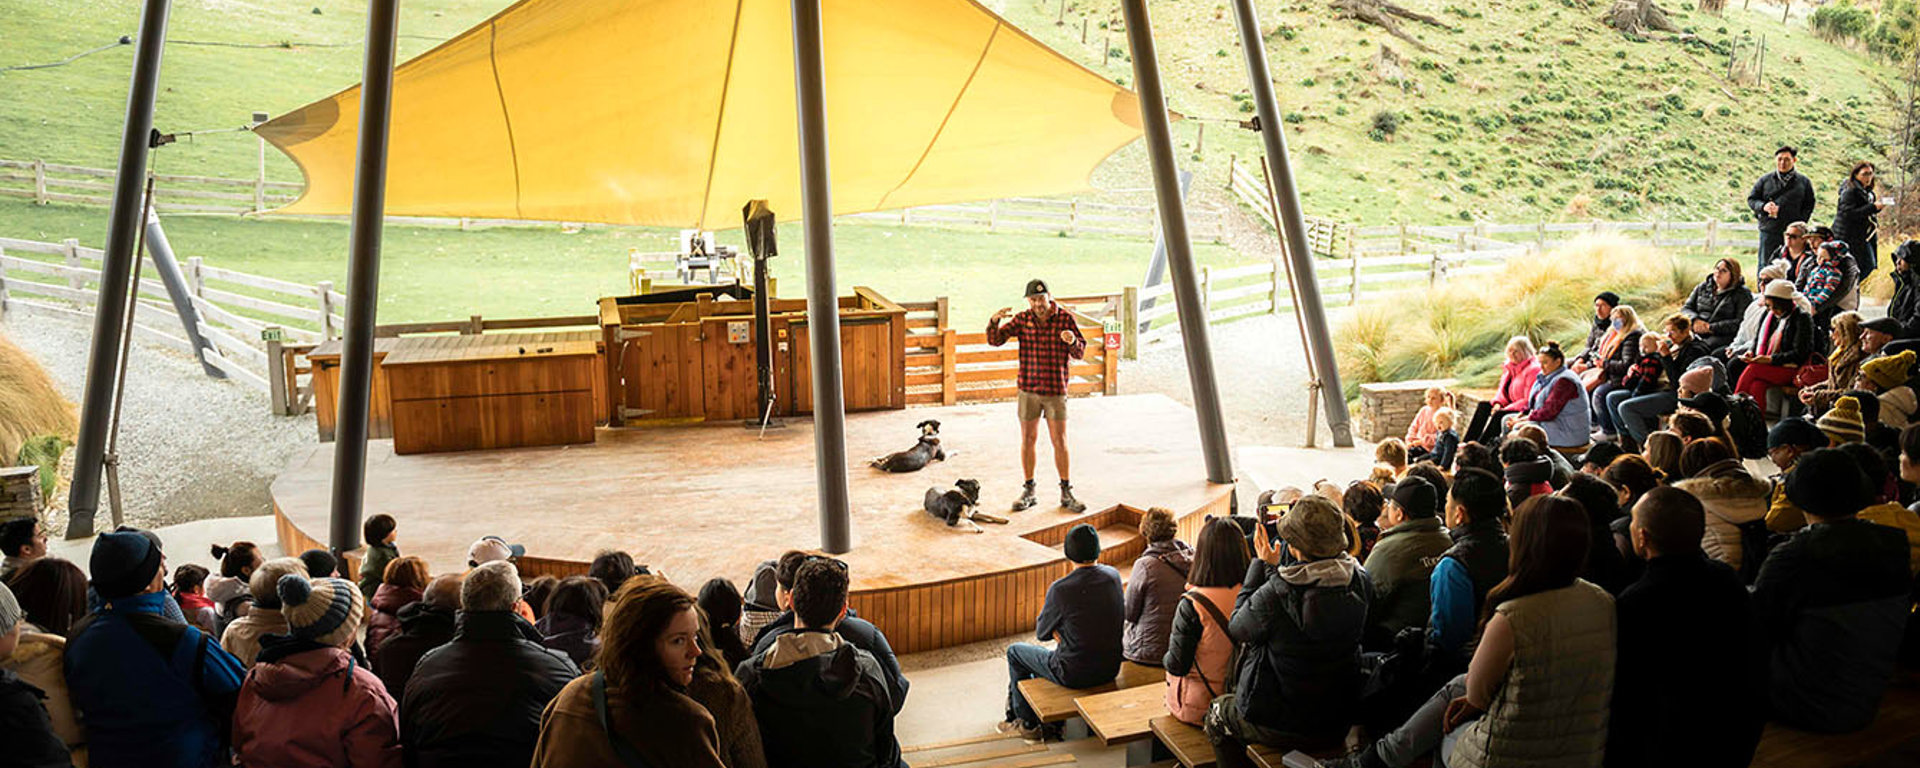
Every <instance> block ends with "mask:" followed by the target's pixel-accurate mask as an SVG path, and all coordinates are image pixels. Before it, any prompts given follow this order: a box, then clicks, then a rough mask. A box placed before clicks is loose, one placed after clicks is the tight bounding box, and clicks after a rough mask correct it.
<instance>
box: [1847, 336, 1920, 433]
mask: <svg viewBox="0 0 1920 768" xmlns="http://www.w3.org/2000/svg"><path fill="white" fill-rule="evenodd" d="M1914 359H1915V358H1914V354H1913V350H1905V351H1902V352H1901V353H1900V354H1897V355H1889V356H1886V357H1879V358H1875V359H1873V360H1868V361H1866V362H1864V363H1861V364H1860V375H1859V376H1857V377H1855V378H1854V381H1853V385H1854V386H1855V387H1856V388H1859V389H1864V390H1867V391H1869V392H1872V393H1874V394H1875V396H1876V397H1877V398H1878V399H1879V400H1880V423H1882V424H1885V425H1887V426H1889V427H1892V428H1894V429H1906V428H1907V425H1908V424H1911V423H1913V421H1914V412H1915V411H1916V410H1920V398H1916V397H1915V396H1914V391H1913V385H1912V384H1909V383H1908V382H1909V381H1910V379H1911V376H1912V372H1913V364H1914Z"/></svg>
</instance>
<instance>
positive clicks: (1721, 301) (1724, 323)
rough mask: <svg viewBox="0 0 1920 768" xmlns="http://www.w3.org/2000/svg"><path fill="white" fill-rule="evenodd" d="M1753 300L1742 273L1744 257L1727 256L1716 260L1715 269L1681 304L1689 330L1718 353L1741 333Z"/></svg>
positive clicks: (1681, 312) (1681, 311) (1681, 313)
mask: <svg viewBox="0 0 1920 768" xmlns="http://www.w3.org/2000/svg"><path fill="white" fill-rule="evenodd" d="M1752 303H1753V292H1752V291H1749V290H1747V281H1746V278H1745V277H1743V276H1741V274H1740V260H1739V259H1734V258H1723V259H1720V260H1719V261H1716V262H1714V263H1713V272H1711V273H1709V274H1708V275H1707V279H1705V280H1702V281H1700V284H1699V285H1696V286H1694V288H1693V293H1691V294H1688V295H1687V301H1686V303H1684V304H1681V305H1680V315H1681V316H1682V317H1685V318H1686V319H1687V320H1688V321H1689V326H1688V327H1689V329H1690V330H1691V331H1692V332H1693V335H1694V336H1697V337H1699V339H1700V341H1701V342H1702V343H1704V344H1706V345H1707V350H1708V351H1712V352H1717V351H1719V350H1721V349H1724V348H1725V347H1726V346H1727V345H1728V344H1732V343H1733V337H1734V336H1735V335H1737V334H1738V333H1739V332H1740V321H1741V320H1743V319H1745V318H1746V315H1747V305H1748V304H1752Z"/></svg>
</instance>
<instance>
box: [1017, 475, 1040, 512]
mask: <svg viewBox="0 0 1920 768" xmlns="http://www.w3.org/2000/svg"><path fill="white" fill-rule="evenodd" d="M1038 503H1040V500H1039V499H1036V498H1034V497H1033V481H1032V480H1028V481H1027V484H1026V485H1025V486H1024V487H1023V488H1022V489H1021V491H1020V500H1019V501H1016V502H1014V503H1013V511H1015V512H1019V511H1020V510H1023V509H1032V508H1033V505H1035V504H1038Z"/></svg>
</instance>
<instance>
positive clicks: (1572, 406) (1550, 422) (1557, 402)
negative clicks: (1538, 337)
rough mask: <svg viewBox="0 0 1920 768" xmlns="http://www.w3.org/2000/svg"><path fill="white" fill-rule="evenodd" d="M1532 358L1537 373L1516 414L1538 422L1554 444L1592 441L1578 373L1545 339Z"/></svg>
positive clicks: (1573, 445)
mask: <svg viewBox="0 0 1920 768" xmlns="http://www.w3.org/2000/svg"><path fill="white" fill-rule="evenodd" d="M1535 359H1536V360H1539V361H1540V377H1539V378H1537V379H1535V380H1534V382H1533V392H1532V393H1530V394H1529V395H1528V396H1527V408H1526V410H1525V411H1523V412H1522V413H1521V414H1520V415H1519V417H1518V418H1519V419H1523V420H1525V421H1528V422H1531V423H1534V424H1538V425H1540V428H1541V429H1543V430H1546V433H1547V442H1548V443H1549V444H1551V446H1552V447H1554V448H1578V447H1581V446H1584V445H1587V444H1588V443H1590V442H1591V441H1592V438H1591V437H1590V436H1589V432H1590V430H1591V429H1592V428H1593V423H1592V420H1591V414H1590V412H1589V409H1588V406H1587V391H1586V388H1585V386H1584V385H1583V384H1582V383H1581V380H1580V377H1579V376H1577V375H1575V374H1574V372H1573V371H1572V370H1570V369H1568V368H1567V366H1566V355H1565V354H1564V353H1562V352H1561V351H1560V345H1559V344H1556V343H1554V342H1551V341H1549V342H1547V345H1546V346H1545V347H1541V348H1540V354H1539V356H1538V357H1536V358H1535ZM1464 450H1465V448H1464V447H1463V448H1462V451H1464Z"/></svg>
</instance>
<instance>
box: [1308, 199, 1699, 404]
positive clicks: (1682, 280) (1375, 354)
mask: <svg viewBox="0 0 1920 768" xmlns="http://www.w3.org/2000/svg"><path fill="white" fill-rule="evenodd" d="M1701 278H1702V275H1701V274H1699V270H1698V269H1697V268H1696V267H1695V266H1693V265H1689V264H1685V263H1682V262H1679V261H1676V260H1675V259H1674V258H1673V257H1672V256H1671V255H1669V254H1667V253H1665V252H1663V251H1660V250H1657V249H1654V248H1652V247H1649V246H1646V245H1643V244H1637V243H1631V242H1628V241H1626V240H1624V239H1622V238H1620V237H1617V236H1612V235H1590V236H1584V237H1581V238H1578V239H1576V240H1574V241H1572V242H1571V243H1568V244H1567V245H1565V246H1562V247H1561V248H1558V249H1556V250H1554V251H1551V252H1549V253H1546V254H1544V255H1541V256H1536V257H1532V258H1524V259H1515V260H1513V261H1510V262H1508V263H1507V266H1506V268H1505V269H1503V270H1501V271H1500V272H1496V273H1491V274H1488V275H1483V276H1477V277H1471V278H1460V279H1455V280H1452V281H1451V282H1449V283H1448V284H1447V285H1446V286H1444V287H1441V288H1439V289H1437V290H1432V291H1428V292H1426V293H1425V294H1424V295H1421V296H1420V297H1419V298H1418V299H1417V300H1414V299H1412V298H1411V297H1410V296H1409V295H1408V294H1405V293H1402V294H1399V295H1390V296H1382V297H1380V298H1378V299H1375V300H1373V301H1370V302H1367V303H1364V304H1362V305H1361V306H1360V307H1358V308H1356V309H1355V311H1354V315H1353V317H1352V319H1351V320H1349V321H1348V322H1347V323H1346V324H1345V325H1343V326H1342V327H1340V328H1339V329H1338V331H1337V333H1336V337H1335V344H1336V347H1337V349H1338V351H1339V354H1340V363H1341V376H1342V378H1343V380H1345V382H1346V383H1347V386H1348V388H1349V390H1350V391H1349V392H1348V396H1349V397H1352V396H1353V395H1355V394H1357V392H1358V390H1357V387H1358V386H1359V385H1360V384H1364V383H1368V382H1375V381H1397V380H1401V379H1409V378H1424V377H1452V378H1458V379H1460V380H1461V381H1462V382H1464V383H1465V384H1467V385H1468V386H1488V385H1491V384H1493V383H1494V382H1495V381H1496V380H1497V379H1498V378H1499V375H1500V362H1501V360H1502V359H1503V357H1502V355H1503V351H1504V350H1505V348H1506V343H1507V339H1509V338H1511V337H1513V336H1515V335H1525V336H1527V337H1528V338H1531V339H1533V341H1534V343H1535V344H1536V345H1537V344H1543V343H1545V342H1547V341H1550V340H1551V341H1558V342H1560V345H1561V346H1562V347H1563V348H1565V349H1566V350H1567V351H1568V353H1569V354H1572V353H1575V352H1578V351H1579V350H1580V348H1581V346H1582V345H1583V344H1584V342H1585V340H1586V330H1587V328H1588V319H1589V318H1591V317H1592V312H1593V297H1594V296H1595V295H1596V294H1598V293H1600V292H1601V291H1609V290H1610V291H1613V292H1615V293H1618V294H1620V296H1621V299H1622V301H1624V302H1625V303H1627V304H1630V305H1632V306H1633V307H1634V309H1635V310H1636V311H1638V312H1639V314H1640V319H1641V322H1642V323H1645V324H1647V325H1649V326H1652V325H1654V324H1655V323H1658V322H1659V320H1660V318H1662V317H1665V316H1666V315H1667V314H1668V313H1671V312H1673V311H1674V310H1675V309H1677V308H1678V307H1679V305H1680V303H1681V302H1682V301H1684V300H1685V299H1686V296H1687V294H1688V292H1690V291H1692V290H1693V287H1694V286H1695V285H1697V284H1699V281H1700V280H1701Z"/></svg>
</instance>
